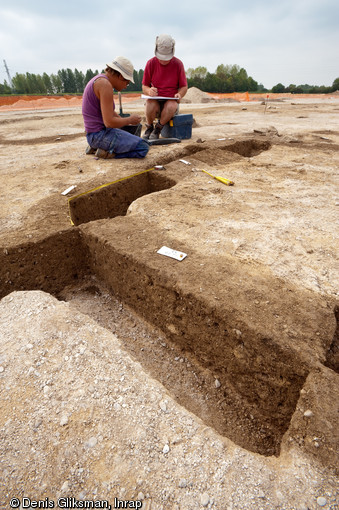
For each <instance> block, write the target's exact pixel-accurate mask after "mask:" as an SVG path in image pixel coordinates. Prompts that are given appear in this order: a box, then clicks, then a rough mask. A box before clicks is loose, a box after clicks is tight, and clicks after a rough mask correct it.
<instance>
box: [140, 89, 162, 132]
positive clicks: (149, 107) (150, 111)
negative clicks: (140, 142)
mask: <svg viewBox="0 0 339 510" xmlns="http://www.w3.org/2000/svg"><path fill="white" fill-rule="evenodd" d="M145 114H146V130H145V132H144V134H143V135H142V138H143V139H144V140H148V139H149V137H150V135H151V133H152V131H153V128H154V126H153V122H154V119H155V118H156V117H158V116H159V114H160V102H159V101H157V100H156V99H147V100H146V107H145Z"/></svg>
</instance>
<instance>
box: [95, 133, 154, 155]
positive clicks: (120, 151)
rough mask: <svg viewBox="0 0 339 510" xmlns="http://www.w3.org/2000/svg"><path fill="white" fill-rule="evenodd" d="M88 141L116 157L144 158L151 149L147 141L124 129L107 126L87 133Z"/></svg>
mask: <svg viewBox="0 0 339 510" xmlns="http://www.w3.org/2000/svg"><path fill="white" fill-rule="evenodd" d="M87 140H88V143H89V144H90V145H91V146H92V147H97V148H98V149H101V150H103V151H106V152H107V153H109V154H111V155H112V154H114V155H115V157H116V158H144V157H145V156H146V154H147V153H148V151H149V145H148V143H147V142H145V141H144V140H142V139H141V138H139V137H138V136H135V135H132V134H131V133H128V132H127V131H123V130H122V129H115V128H107V129H104V130H102V131H99V132H98V133H91V134H90V135H87ZM101 154H102V153H100V157H104V156H101Z"/></svg>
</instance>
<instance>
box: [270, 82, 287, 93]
mask: <svg viewBox="0 0 339 510" xmlns="http://www.w3.org/2000/svg"><path fill="white" fill-rule="evenodd" d="M272 92H273V93H274V94H281V93H282V92H285V87H284V85H283V84H282V83H278V84H277V85H274V87H272Z"/></svg>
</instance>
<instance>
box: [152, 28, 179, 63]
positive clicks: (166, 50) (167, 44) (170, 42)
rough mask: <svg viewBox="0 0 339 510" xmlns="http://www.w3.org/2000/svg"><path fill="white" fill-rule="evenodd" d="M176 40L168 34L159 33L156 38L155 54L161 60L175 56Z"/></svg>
mask: <svg viewBox="0 0 339 510" xmlns="http://www.w3.org/2000/svg"><path fill="white" fill-rule="evenodd" d="M174 46H175V40H174V39H173V38H172V37H171V36H170V35H167V34H161V35H158V36H157V38H156V40H155V51H154V54H155V56H156V57H157V58H159V59H160V60H171V58H172V57H173V56H174Z"/></svg>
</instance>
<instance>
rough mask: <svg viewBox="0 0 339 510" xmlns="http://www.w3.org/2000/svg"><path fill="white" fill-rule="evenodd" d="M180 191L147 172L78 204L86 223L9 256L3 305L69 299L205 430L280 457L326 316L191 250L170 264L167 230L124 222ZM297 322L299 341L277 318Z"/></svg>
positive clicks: (247, 272) (266, 280)
mask: <svg viewBox="0 0 339 510" xmlns="http://www.w3.org/2000/svg"><path fill="white" fill-rule="evenodd" d="M257 149H258V148H256V149H255V150H257ZM251 150H253V147H252V149H251ZM244 152H245V154H246V155H247V154H248V152H246V151H244ZM175 183H176V179H175V178H169V177H167V176H166V174H161V173H160V172H157V173H154V172H146V173H143V174H141V175H138V176H136V177H134V178H133V179H132V178H131V179H128V180H123V181H120V182H117V183H114V184H110V185H108V186H105V187H102V188H101V189H100V190H96V191H91V192H89V193H85V194H83V195H81V196H79V197H76V198H75V199H74V200H72V201H70V211H71V217H72V220H73V223H74V224H75V225H79V226H77V227H70V228H69V229H68V230H65V231H63V232H60V233H58V234H55V235H53V236H50V237H48V238H46V239H44V240H43V241H39V242H31V243H28V244H23V245H21V246H18V247H15V248H10V249H3V250H1V252H0V259H1V260H0V263H1V282H2V285H1V297H3V296H4V295H6V294H8V293H10V292H11V291H13V290H31V289H40V290H44V291H46V292H50V293H52V294H54V295H56V296H57V297H58V298H59V299H66V300H69V301H70V302H71V303H72V306H75V307H77V308H78V309H81V311H83V312H84V313H87V314H88V315H91V316H92V317H93V318H94V319H95V320H97V321H98V322H99V323H100V324H102V325H103V326H104V327H106V328H109V329H111V330H112V331H114V332H115V334H116V335H117V336H118V337H119V338H122V340H123V341H124V345H125V348H126V349H127V350H128V351H129V352H131V354H133V356H134V357H136V358H137V359H138V360H139V361H140V362H141V363H142V364H143V365H144V366H145V367H146V370H148V371H149V372H150V373H151V375H152V376H153V377H156V378H157V379H159V380H160V381H161V382H162V383H163V384H164V385H165V387H167V389H168V390H169V392H170V393H171V394H172V395H173V397H174V398H176V399H177V400H178V402H180V403H181V404H182V405H184V406H186V407H187V408H188V409H189V410H190V411H192V412H194V413H195V414H197V415H198V416H199V417H200V418H201V419H203V420H204V421H205V422H206V424H208V425H210V426H212V427H214V428H215V429H216V430H217V431H218V432H219V433H220V434H222V435H224V436H227V437H229V438H230V439H232V440H233V441H234V442H235V443H237V444H239V445H240V446H242V447H244V448H246V449H248V450H251V451H255V452H258V453H260V454H263V455H278V454H279V451H280V444H281V440H282V437H283V435H284V433H285V432H286V430H287V429H288V427H289V423H290V420H291V417H292V415H293V413H294V411H295V407H296V403H297V401H298V398H299V394H300V390H301V388H302V387H303V384H304V382H305V379H306V377H307V375H308V373H309V372H310V370H311V368H312V361H311V359H312V358H311V356H310V355H309V351H308V343H307V342H308V341H309V338H310V337H312V334H313V333H314V331H316V330H317V328H318V327H319V324H321V325H322V331H323V336H324V338H327V334H328V331H329V330H330V329H331V317H330V313H329V312H328V310H325V308H324V307H323V306H321V305H320V304H319V303H318V302H316V301H313V304H312V305H310V304H308V305H307V306H305V302H310V301H311V299H309V298H310V295H308V294H307V295H305V293H302V292H298V291H297V290H296V289H292V290H291V289H290V288H287V287H286V286H285V287H284V285H283V284H282V282H281V281H277V280H276V279H274V278H273V277H272V275H270V273H269V272H267V271H265V269H264V268H263V270H262V271H259V272H258V271H257V272H256V273H253V272H252V269H251V267H250V266H248V265H247V266H246V265H244V264H242V263H241V262H240V261H237V260H235V259H232V257H229V258H224V259H223V261H222V262H223V264H221V266H222V269H221V270H220V272H218V274H215V273H213V271H210V269H209V263H208V262H209V261H208V260H207V259H205V258H204V257H202V256H201V255H200V254H199V253H194V251H192V247H191V250H190V257H187V259H185V261H183V262H182V263H180V264H186V265H185V266H181V265H180V264H178V263H177V261H173V260H171V259H168V260H166V263H164V260H163V258H162V257H161V256H160V255H158V254H156V249H157V248H159V246H161V245H163V244H166V241H167V239H166V236H164V234H163V232H160V230H158V229H157V228H155V227H154V225H149V224H148V223H147V220H143V219H140V218H138V217H136V216H134V215H127V216H126V217H124V216H123V215H124V214H126V211H127V209H128V207H129V205H130V204H131V203H132V202H133V201H134V200H135V199H137V198H139V197H141V196H143V195H145V194H148V193H152V192H155V191H159V190H165V189H168V188H170V187H172V186H174V185H175ZM103 218H106V219H103ZM107 218H108V219H107ZM112 218H113V219H112ZM93 220H99V221H93ZM183 248H185V247H183ZM61 262H62V263H61ZM182 267H185V273H184V274H183V273H182V271H181V269H180V268H182ZM225 268H226V269H227V270H225ZM225 275H226V276H225ZM259 302H260V303H262V306H260V307H258V306H257V304H256V303H259ZM263 303H268V304H265V305H264V304H263ZM294 310H297V313H295V314H293V311H294ZM289 314H290V315H291V314H292V315H293V318H291V319H290V322H291V323H292V326H293V329H294V332H296V333H294V336H293V335H292V336H291V337H290V336H288V334H287V332H286V331H285V330H284V329H283V327H282V322H281V320H280V317H283V318H284V319H283V320H284V322H285V321H286V317H287V316H288V315H289ZM295 335H296V336H295ZM332 338H333V335H332ZM326 341H327V340H325V341H324V343H326ZM329 343H331V341H330V342H329ZM296 344H298V347H297V348H296Z"/></svg>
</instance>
